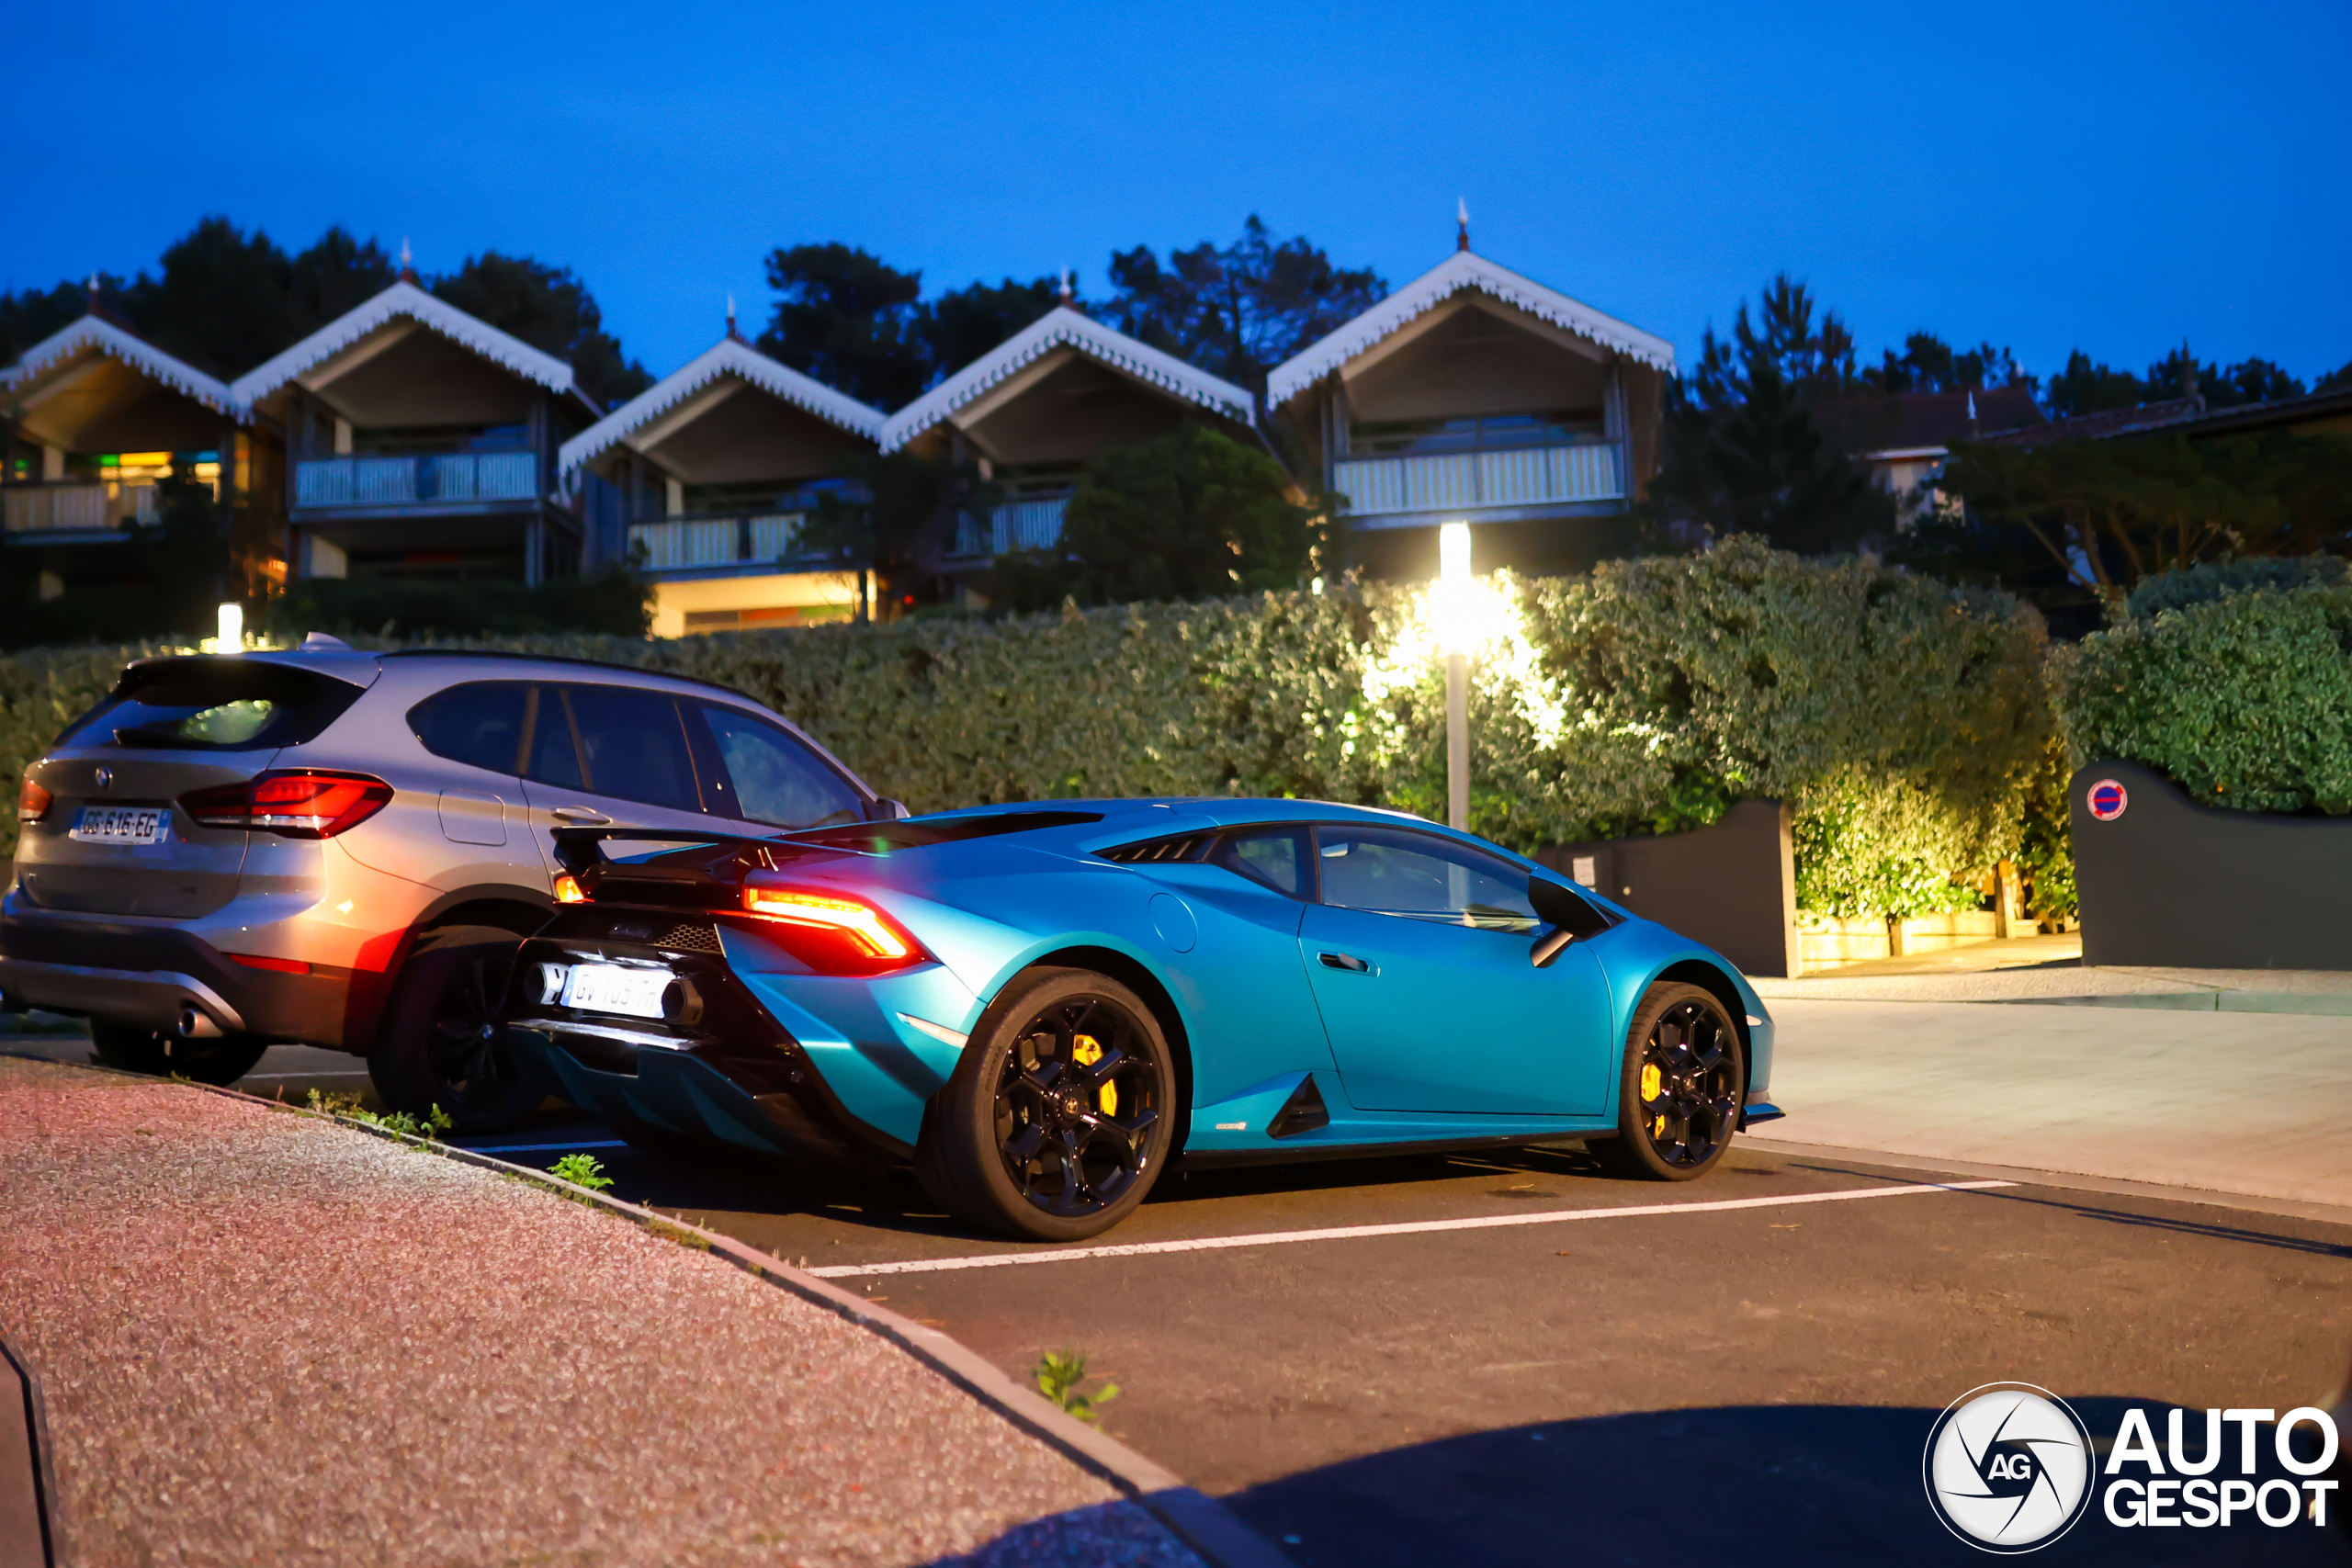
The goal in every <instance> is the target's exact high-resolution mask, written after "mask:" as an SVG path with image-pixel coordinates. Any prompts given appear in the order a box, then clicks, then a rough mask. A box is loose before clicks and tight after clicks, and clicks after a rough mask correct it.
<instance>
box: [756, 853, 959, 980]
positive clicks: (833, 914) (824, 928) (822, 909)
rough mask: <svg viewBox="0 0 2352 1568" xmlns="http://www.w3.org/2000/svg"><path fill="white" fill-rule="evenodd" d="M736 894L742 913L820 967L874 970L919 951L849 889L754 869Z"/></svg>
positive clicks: (913, 958) (911, 958) (912, 958)
mask: <svg viewBox="0 0 2352 1568" xmlns="http://www.w3.org/2000/svg"><path fill="white" fill-rule="evenodd" d="M742 897H743V911H744V913H746V914H749V915H756V916H758V917H759V918H760V919H762V920H763V921H765V922H767V923H769V924H770V925H772V926H773V927H775V928H777V931H776V934H777V936H778V938H779V939H780V940H783V941H784V942H785V944H786V946H788V947H790V948H791V949H792V950H793V951H794V952H795V953H797V954H798V955H799V956H800V957H802V958H803V959H805V960H807V961H808V962H809V964H810V965H811V966H812V967H814V968H816V969H817V970H818V971H819V972H820V973H834V974H872V973H878V972H880V971H882V970H887V969H896V968H899V967H902V966H903V965H905V964H913V963H918V962H920V961H921V960H922V956H923V954H922V948H921V947H920V946H919V945H918V944H917V943H916V942H915V939H914V938H913V937H911V936H909V935H908V934H907V932H906V931H905V929H904V928H902V927H901V926H900V925H899V923H898V922H897V921H896V920H894V919H891V918H890V917H889V916H888V915H887V914H885V913H883V912H882V910H881V909H880V908H877V907H876V906H875V905H874V904H871V903H869V902H867V901H866V900H865V899H864V898H860V897H856V896H855V895H854V894H847V893H840V892H836V891H834V890H832V889H831V888H821V889H820V888H811V887H785V886H776V885H775V884H773V883H769V882H764V881H763V880H760V879H759V875H758V874H754V877H753V879H752V881H749V882H747V883H745V884H744V886H743V895H742Z"/></svg>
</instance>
